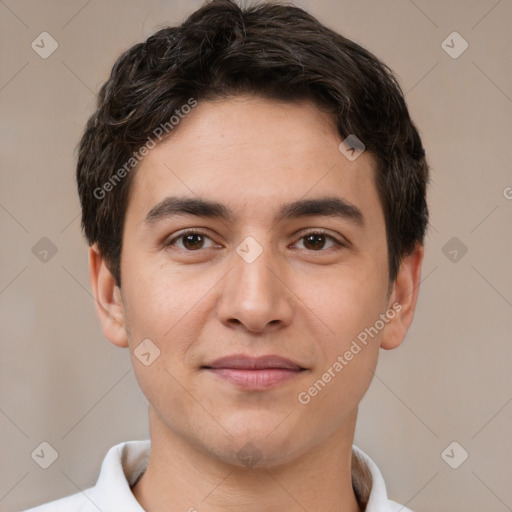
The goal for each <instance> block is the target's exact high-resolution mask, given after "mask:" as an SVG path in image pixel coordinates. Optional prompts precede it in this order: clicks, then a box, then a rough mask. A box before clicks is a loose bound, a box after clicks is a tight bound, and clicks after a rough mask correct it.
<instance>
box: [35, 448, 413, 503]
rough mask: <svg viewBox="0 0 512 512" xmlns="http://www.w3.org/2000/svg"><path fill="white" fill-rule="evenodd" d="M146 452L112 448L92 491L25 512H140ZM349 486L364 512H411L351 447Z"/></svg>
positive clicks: (91, 488)
mask: <svg viewBox="0 0 512 512" xmlns="http://www.w3.org/2000/svg"><path fill="white" fill-rule="evenodd" d="M150 448H151V442H150V441H149V440H146V441H130V442H126V443H120V444H117V445H115V446H113V447H112V448H110V450H109V451H108V453H107V455H106V456H105V459H104V460H103V464H102V466H101V471H100V476H99V477H98V481H97V482H96V485H95V486H94V487H90V488H89V489H86V490H85V491H83V492H79V493H77V494H73V495H72V496H68V497H66V498H61V499H59V500H56V501H52V502H50V503H46V504H44V505H40V506H38V507H35V508H31V509H29V510H26V511H25V512H98V510H100V511H101V512H144V509H143V508H142V507H141V506H140V504H139V502H138V501H137V500H136V499H135V497H134V495H133V493H132V491H131V489H130V487H132V486H133V485H134V484H135V482H136V481H137V480H138V478H139V477H140V476H141V475H142V473H144V471H145V470H146V467H147V464H148V461H149V452H150ZM352 485H353V487H354V490H355V492H356V496H357V498H358V500H359V502H360V504H361V508H363V510H365V512H411V511H410V510H409V509H407V508H405V507H402V506H401V505H399V504H398V503H395V502H394V501H391V500H389V499H388V497H387V493H386V485H385V484H384V479H383V478H382V475H381V473H380V471H379V469H378V468H377V466H376V465H375V463H374V462H373V461H372V460H371V459H370V457H368V455H366V454H365V453H364V452H363V451H362V450H360V449H359V448H357V447H356V446H353V447H352ZM365 506H366V508H364V507H365Z"/></svg>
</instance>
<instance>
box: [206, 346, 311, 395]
mask: <svg viewBox="0 0 512 512" xmlns="http://www.w3.org/2000/svg"><path fill="white" fill-rule="evenodd" d="M201 368H202V369H204V370H207V371H208V372H209V373H211V374H213V375H215V376H216V377H218V378H220V379H222V380H224V381H227V382H229V383H231V384H233V385H235V386H237V387H239V388H241V389H246V390H253V391H261V390H264V389H268V388H271V387H275V386H278V385H280V384H284V383H286V382H289V381H291V380H293V379H295V378H297V377H298V376H299V375H301V374H303V373H304V372H305V371H307V369H306V368H304V367H302V366H301V365H299V364H298V363H295V362H294V361H291V360H290V359H286V358H284V357H280V356H276V355H268V356H261V357H250V356H245V355H241V354H236V355H232V356H228V357H222V358H220V359H216V360H215V361H213V362H211V363H209V364H207V365H205V366H202V367H201Z"/></svg>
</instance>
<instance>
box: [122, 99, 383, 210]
mask: <svg viewBox="0 0 512 512" xmlns="http://www.w3.org/2000/svg"><path fill="white" fill-rule="evenodd" d="M340 142H341V137H340V135H339V134H338V132H337V129H336V123H335V120H334V119H333V117H331V116H330V115H328V114H326V113H323V112H321V111H320V110H318V109H317V108H316V107H315V106H314V105H313V104H312V103H310V102H283V101H278V100H270V99H265V98H260V97H255V96H241V97H233V98H228V99H223V100H216V101H208V102H206V101H205V102H199V104H198V105H197V106H196V107H195V108H194V109H193V110H192V111H191V112H190V113H189V114H187V115H186V116H183V117H182V118H181V119H180V121H179V125H178V126H176V127H175V129H174V130H173V132H172V134H171V136H170V137H169V138H167V139H166V140H165V141H163V142H161V143H160V144H158V145H157V146H156V147H155V148H154V149H152V150H151V151H150V152H149V154H148V155H147V156H146V157H145V158H144V159H143V161H142V162H141V164H140V166H139V168H138V169H137V170H136V172H135V176H134V180H133V183H132V191H131V194H130V204H129V208H128V211H129V212H130V211H131V210H134V209H135V210H137V214H138V216H139V217H140V216H142V215H145V214H147V212H148V211H149V210H150V209H151V208H152V207H153V206H154V205H155V204H156V203H158V202H159V201H161V200H162V199H163V198H165V197H166V196H168V195H173V196H176V195H185V196H190V197H194V196H200V197H207V198H209V199H212V200H215V201H218V202H223V203H229V204H230V205H231V206H232V208H233V209H235V210H236V209H239V210H244V211H246V212H247V213H248V214H249V213H251V214H252V213H253V212H254V211H255V209H257V205H259V207H260V209H261V205H264V206H265V209H266V210H267V209H268V210H271V209H272V208H273V205H274V204H275V207H276V209H277V208H278V207H279V206H280V205H281V204H283V203H286V202H290V201H293V200H297V199H298V198H308V197H315V196H325V195H330V196H332V195H333V193H335V194H338V195H341V196H343V197H344V198H350V200H351V201H352V202H356V203H358V204H359V207H360V208H361V209H368V208H370V209H371V208H374V207H375V202H376V203H377V205H378V204H379V200H378V197H377V192H376V188H375V180H374V166H375V162H374V159H373V157H372V155H370V154H369V153H366V152H365V153H363V154H361V155H360V156H359V157H358V158H357V159H356V160H354V161H350V160H348V159H347V158H346V157H345V156H344V155H343V154H342V153H341V152H340V151H339V148H338V146H339V144H340ZM259 213H263V212H259Z"/></svg>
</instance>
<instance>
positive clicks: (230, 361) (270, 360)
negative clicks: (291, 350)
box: [203, 354, 305, 370]
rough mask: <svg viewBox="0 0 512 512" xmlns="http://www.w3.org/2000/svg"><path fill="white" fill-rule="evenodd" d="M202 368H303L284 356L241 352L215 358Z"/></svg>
mask: <svg viewBox="0 0 512 512" xmlns="http://www.w3.org/2000/svg"><path fill="white" fill-rule="evenodd" d="M203 368H213V369H221V368H229V369H240V370H265V369H267V370H268V369H286V370H304V369H305V368H303V367H302V366H301V365H299V364H298V363H295V362H294V361H292V360H290V359H287V358H285V357H281V356H277V355H266V356H259V357H252V356H246V355H243V354H234V355H231V356H226V357H221V358H219V359H215V361H212V362H211V363H208V364H206V365H204V366H203Z"/></svg>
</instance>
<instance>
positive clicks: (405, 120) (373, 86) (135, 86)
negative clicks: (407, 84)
mask: <svg viewBox="0 0 512 512" xmlns="http://www.w3.org/2000/svg"><path fill="white" fill-rule="evenodd" d="M244 93H250V94H256V95H260V96H263V97H268V98H275V99H280V100H284V101H299V100H304V99H306V100H311V101H313V102H314V103H315V104H316V105H317V106H318V107H319V108H321V109H323V110H324V111H327V112H329V113H331V114H332V115H333V119H334V120H335V121H336V126H337V129H338V131H339V134H340V135H341V137H342V138H343V139H345V138H346V137H348V136H349V135H350V134H355V135H356V136H357V137H358V139H360V140H361V141H362V142H363V143H364V145H365V148H366V150H367V151H369V152H371V153H372V154H373V156H374V157H375V159H376V162H377V169H376V171H377V173H376V186H377V190H378V193H379V197H380V200H381V202H382V207H383V210H384V215H385V221H386V234H387V241H388V258H389V279H390V282H391V281H394V280H395V278H396V276H397V273H398V269H399V267H400V263H401V260H402V258H403V257H404V256H405V255H407V254H409V253H410V252H412V251H413V249H414V247H415V246H416V244H417V243H423V239H424V236H425V231H426V227H427V223H428V209H427V203H426V187H427V183H428V165H427V162H426V158H425V151H424V149H423V146H422V143H421V139H420V136H419V134H418V131H417V129H416V127H415V126H414V124H413V122H412V121H411V118H410V116H409V112H408V109H407V106H406V103H405V100H404V96H403V93H402V91H401V88H400V86H399V85H398V83H397V81H396V79H395V77H394V76H393V73H392V71H391V70H390V69H389V68H388V67H387V66H386V65H385V64H384V63H382V62H381V61H380V60H379V59H378V58H377V57H375V56H374V55H372V54H371V53H370V52H369V51H367V50H365V49H364V48H362V47H361V46H359V45H358V44H356V43H355V42H353V41H351V40H349V39H347V38H345V37H343V36H341V35H340V34H338V33H336V32H334V31H332V30H331V29H329V28H327V27H326V26H324V25H322V24H321V23H320V22H319V21H318V20H316V19H315V18H314V17H313V16H311V15H310V14H308V13H307V12H305V11H304V10H303V9H301V8H299V7H295V6H292V5H283V4H278V3H261V4H256V5H253V6H250V7H244V8H242V7H239V6H238V5H237V4H236V3H235V2H234V1H232V0H212V1H210V2H208V3H206V4H205V5H203V6H202V7H201V8H200V9H198V10H197V11H195V12H194V13H192V14H191V15H190V16H189V17H188V19H186V20H185V21H184V22H183V23H182V24H181V25H179V26H176V27H167V28H164V29H162V30H159V31H158V32H156V33H155V34H154V35H152V36H151V37H149V38H148V39H147V40H146V41H145V42H143V43H139V44H136V45H135V46H133V47H132V48H130V49H129V50H127V51H126V52H124V53H123V54H122V55H121V56H120V57H119V58H118V59H117V61H116V63H115V64H114V67H113V68H112V71H111V74H110V78H109V79H108V80H107V81H106V82H105V84H104V85H103V86H102V88H101V90H100V92H99V95H98V103H97V109H96V111H95V112H94V113H93V114H92V116H91V117H90V119H89V121H88V123H87V126H86V129H85V133H84V134H83V137H82V139H81V141H80V144H79V148H78V149H79V156H78V164H77V182H78V192H79V195H80V201H81V205H82V228H83V230H84V233H85V235H86V237H87V240H88V242H89V244H90V245H92V244H93V243H95V242H97V243H98V248H99V250H100V252H101V253H102V255H103V256H104V257H105V260H106V262H107V264H108V267H109V269H110V271H111V272H112V275H113V276H114V279H115V281H116V283H117V285H118V286H121V274H120V263H121V262H120V259H121V247H122V238H123V237H122V233H123V227H124V218H125V212H126V206H127V202H128V196H129V191H130V186H131V182H132V176H133V172H129V171H130V169H131V168H132V167H133V169H135V168H136V167H137V165H136V164H137V161H136V159H135V158H134V156H137V158H138V157H139V156H140V154H139V150H140V149H141V147H142V146H143V145H144V144H148V141H150V140H153V142H154V133H155V131H156V130H157V129H158V127H159V126H162V125H164V124H165V123H167V125H169V122H170V121H169V120H170V119H171V117H172V116H173V115H174V116H176V113H177V111H180V109H181V108H182V107H183V105H186V104H187V103H189V104H190V99H191V98H193V99H194V101H201V100H206V99H213V98H223V97H229V96H234V95H239V94H244ZM167 133H168V134H169V135H170V134H172V131H171V130H168V131H167ZM167 133H166V136H169V135H168V134H167ZM162 140H163V139H162ZM127 162H131V165H129V166H128V167H127ZM122 169H124V171H122ZM100 191H101V192H100ZM107 192H108V193H107Z"/></svg>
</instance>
